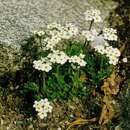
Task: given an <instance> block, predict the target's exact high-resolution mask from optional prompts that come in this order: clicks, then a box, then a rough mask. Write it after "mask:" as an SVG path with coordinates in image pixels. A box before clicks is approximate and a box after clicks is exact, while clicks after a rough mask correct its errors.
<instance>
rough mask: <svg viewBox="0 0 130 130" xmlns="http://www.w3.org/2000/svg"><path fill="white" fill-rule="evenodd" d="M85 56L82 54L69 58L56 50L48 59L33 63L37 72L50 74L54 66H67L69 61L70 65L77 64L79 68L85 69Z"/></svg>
mask: <svg viewBox="0 0 130 130" xmlns="http://www.w3.org/2000/svg"><path fill="white" fill-rule="evenodd" d="M84 57H85V55H83V54H80V55H79V56H76V55H75V56H71V57H69V56H67V55H66V54H65V53H64V52H63V51H59V50H55V51H53V52H52V53H49V54H48V56H47V57H45V58H41V60H35V61H33V67H34V68H35V69H37V70H41V71H45V72H49V71H50V70H51V69H52V65H53V64H61V65H63V64H65V63H66V62H67V61H69V63H74V64H75V63H77V64H78V65H79V66H81V67H83V66H85V65H86V62H85V61H84V60H83V58H84Z"/></svg>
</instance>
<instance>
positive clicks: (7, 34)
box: [0, 0, 118, 73]
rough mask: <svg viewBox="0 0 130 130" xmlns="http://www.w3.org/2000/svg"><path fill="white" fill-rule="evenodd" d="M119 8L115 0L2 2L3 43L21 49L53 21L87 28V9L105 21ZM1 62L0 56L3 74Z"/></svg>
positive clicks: (0, 36)
mask: <svg viewBox="0 0 130 130" xmlns="http://www.w3.org/2000/svg"><path fill="white" fill-rule="evenodd" d="M117 5H118V4H117V3H116V2H114V1H112V0H0V44H3V45H5V44H7V46H8V48H9V46H13V45H16V46H18V47H19V46H20V43H21V40H23V39H24V38H27V37H29V36H30V34H31V32H33V31H35V30H40V29H42V28H43V27H44V26H45V25H46V24H48V23H51V22H54V21H57V22H59V23H65V22H72V23H75V24H77V25H78V26H80V27H84V15H83V12H84V11H85V10H86V9H88V8H90V7H94V8H98V9H100V10H101V11H102V13H103V18H106V17H107V16H108V15H109V13H110V11H111V10H112V9H114V8H115V7H116V6H117ZM3 45H2V46H3ZM0 49H1V48H0ZM14 51H15V49H14ZM16 58H17V56H16ZM1 63H4V62H3V59H2V56H1V53H0V73H1V68H2V66H1Z"/></svg>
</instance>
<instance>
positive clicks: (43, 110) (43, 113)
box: [33, 98, 53, 119]
mask: <svg viewBox="0 0 130 130" xmlns="http://www.w3.org/2000/svg"><path fill="white" fill-rule="evenodd" d="M33 107H34V108H35V110H36V111H37V112H38V116H39V117H40V119H44V118H45V117H47V113H51V112H52V109H53V107H52V106H51V105H50V102H49V101H48V99H47V98H45V99H41V100H40V101H35V102H34V105H33Z"/></svg>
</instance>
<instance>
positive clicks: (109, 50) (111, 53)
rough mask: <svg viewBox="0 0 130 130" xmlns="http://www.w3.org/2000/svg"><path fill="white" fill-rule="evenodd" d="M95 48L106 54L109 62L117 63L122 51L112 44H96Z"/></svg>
mask: <svg viewBox="0 0 130 130" xmlns="http://www.w3.org/2000/svg"><path fill="white" fill-rule="evenodd" d="M95 50H96V51H97V52H99V53H100V54H105V55H106V56H107V57H108V58H109V64H112V65H116V64H117V63H118V60H119V57H120V51H119V50H118V49H117V48H113V47H112V46H96V47H95Z"/></svg>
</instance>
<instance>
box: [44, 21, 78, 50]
mask: <svg viewBox="0 0 130 130" xmlns="http://www.w3.org/2000/svg"><path fill="white" fill-rule="evenodd" d="M47 29H48V37H46V38H45V39H44V41H43V42H44V44H45V45H46V46H45V48H44V49H45V50H53V49H54V47H55V46H56V45H57V44H58V43H59V42H60V41H61V40H64V39H70V38H72V37H74V36H76V35H78V33H79V31H78V28H77V27H76V26H75V25H73V24H71V23H69V24H66V25H65V26H62V25H61V24H58V23H52V24H49V25H48V26H47Z"/></svg>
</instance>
